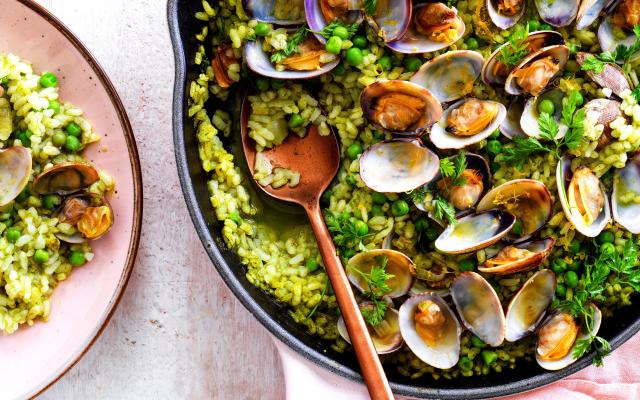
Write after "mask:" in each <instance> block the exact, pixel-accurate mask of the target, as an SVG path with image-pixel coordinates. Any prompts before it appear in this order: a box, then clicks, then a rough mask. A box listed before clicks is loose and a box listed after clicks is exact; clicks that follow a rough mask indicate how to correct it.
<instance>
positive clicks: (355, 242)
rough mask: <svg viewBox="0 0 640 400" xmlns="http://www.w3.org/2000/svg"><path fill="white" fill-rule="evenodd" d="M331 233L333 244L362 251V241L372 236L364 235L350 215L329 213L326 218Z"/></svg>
mask: <svg viewBox="0 0 640 400" xmlns="http://www.w3.org/2000/svg"><path fill="white" fill-rule="evenodd" d="M324 219H325V222H326V223H327V228H328V229H329V232H331V233H332V237H333V242H334V243H335V244H336V246H339V247H343V248H351V247H356V248H359V249H362V248H363V247H364V244H363V243H362V241H363V240H364V239H365V238H367V237H369V236H371V235H372V234H370V233H369V234H366V235H362V234H360V233H359V232H358V228H357V227H356V224H355V222H354V221H352V220H351V218H350V217H349V215H348V214H344V213H343V214H337V215H336V214H333V213H331V212H330V211H328V212H327V213H326V214H325V216H324Z"/></svg>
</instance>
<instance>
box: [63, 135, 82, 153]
mask: <svg viewBox="0 0 640 400" xmlns="http://www.w3.org/2000/svg"><path fill="white" fill-rule="evenodd" d="M64 148H65V149H66V150H67V151H70V152H71V153H75V152H76V151H78V150H80V141H79V140H78V138H77V137H75V136H67V141H66V142H65V144H64Z"/></svg>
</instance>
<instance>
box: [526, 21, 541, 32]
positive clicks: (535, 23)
mask: <svg viewBox="0 0 640 400" xmlns="http://www.w3.org/2000/svg"><path fill="white" fill-rule="evenodd" d="M527 24H528V25H529V32H535V31H537V30H538V29H540V22H538V21H536V20H535V19H532V20H530V21H529V22H528V23H527Z"/></svg>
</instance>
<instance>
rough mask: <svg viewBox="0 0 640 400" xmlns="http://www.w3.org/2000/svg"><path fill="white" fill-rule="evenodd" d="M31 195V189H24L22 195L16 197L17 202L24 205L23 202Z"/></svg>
mask: <svg viewBox="0 0 640 400" xmlns="http://www.w3.org/2000/svg"><path fill="white" fill-rule="evenodd" d="M30 195H31V192H29V189H27V188H24V190H22V192H20V194H19V195H17V196H16V201H17V202H18V203H22V202H23V201H25V200H27V199H28V198H29V196H30Z"/></svg>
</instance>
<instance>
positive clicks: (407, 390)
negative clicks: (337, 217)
mask: <svg viewBox="0 0 640 400" xmlns="http://www.w3.org/2000/svg"><path fill="white" fill-rule="evenodd" d="M180 1H181V0H168V2H167V18H168V21H169V34H170V37H171V42H172V44H173V51H174V57H175V68H176V71H175V81H174V92H173V101H172V104H173V124H172V125H173V143H174V151H175V156H176V166H177V168H178V177H179V179H180V185H181V188H182V193H183V195H184V199H185V202H186V204H187V209H188V212H189V215H190V217H191V220H192V222H193V224H194V227H195V229H196V232H197V234H198V237H199V239H200V241H201V242H202V244H203V246H204V248H205V251H206V252H207V254H208V256H209V258H210V259H211V262H212V263H213V265H214V267H215V268H216V270H217V271H218V273H219V275H220V277H221V278H222V280H223V281H224V282H225V284H226V285H227V287H228V288H229V289H230V290H231V291H232V292H233V294H234V295H235V297H236V298H237V299H238V300H240V302H241V303H242V305H243V306H244V307H245V308H246V309H247V310H248V311H249V312H250V313H251V314H252V315H253V316H254V317H255V318H256V319H257V320H258V321H259V322H260V323H261V324H262V326H264V327H265V328H266V329H267V330H269V332H271V334H273V335H274V336H275V337H276V338H278V339H279V340H280V341H282V342H283V343H284V344H286V345H287V346H289V348H291V349H292V350H293V351H295V352H296V353H297V354H300V355H301V356H303V357H304V358H305V359H306V360H307V361H310V362H311V363H313V364H315V365H317V366H320V367H322V368H324V369H326V370H328V371H331V372H333V373H335V374H337V375H339V376H342V377H344V378H347V379H349V380H351V381H353V382H358V383H361V384H362V382H363V381H362V377H361V376H360V374H359V373H358V372H357V371H355V370H353V369H351V368H349V367H346V366H345V365H343V364H341V363H339V362H337V361H335V360H333V359H332V358H329V357H328V356H326V355H324V354H322V353H320V352H318V351H316V350H314V349H312V348H311V347H309V346H308V345H306V344H305V343H303V342H302V341H301V340H300V339H298V338H297V337H296V336H294V335H293V334H292V333H291V332H289V331H287V330H286V329H285V328H284V327H282V326H281V325H279V324H278V323H277V322H276V321H275V319H274V318H273V317H272V316H271V315H269V314H268V313H267V312H266V311H265V310H264V309H263V308H262V307H261V306H260V305H259V304H258V303H257V302H256V301H255V300H254V299H253V297H252V296H251V294H250V293H249V292H248V291H247V290H246V289H245V288H244V286H243V285H242V284H241V283H240V281H239V280H237V279H236V278H235V276H234V274H233V268H232V267H231V266H230V265H229V263H228V262H227V260H226V259H225V258H224V256H223V255H222V253H221V251H220V249H219V247H218V245H217V243H216V241H215V240H214V238H213V236H212V234H211V232H210V231H209V227H208V224H207V220H206V218H205V213H204V212H203V210H202V209H201V208H200V207H199V205H198V201H197V199H196V194H195V190H194V185H193V183H192V181H191V177H190V174H189V163H188V160H187V149H186V144H185V141H184V135H183V132H184V110H185V101H186V99H185V90H186V87H187V86H186V85H187V84H188V83H187V81H186V79H187V60H186V56H187V54H186V51H185V48H184V46H183V40H185V41H189V40H190V39H191V38H183V37H182V33H181V31H180V28H181V27H180V22H179V17H178V12H179V8H180V4H179V3H180ZM210 211H211V210H209V212H210ZM639 330H640V318H638V319H636V321H634V322H633V323H632V324H630V325H629V326H627V327H625V328H624V329H623V330H622V331H620V332H619V333H618V334H617V335H615V336H614V337H613V338H612V339H611V340H609V343H610V344H611V350H612V351H613V350H615V349H616V348H617V347H619V346H620V345H622V344H623V343H624V342H626V341H627V340H629V339H630V338H631V337H632V336H633V335H634V334H636V333H637V332H638V331H639ZM594 356H595V351H592V352H590V353H589V354H588V355H586V356H584V357H582V358H581V359H579V360H577V361H576V362H574V363H573V364H571V365H570V366H568V367H566V368H564V369H562V370H559V371H544V372H542V373H540V374H538V375H535V376H532V377H530V378H526V379H521V380H518V381H514V382H510V383H506V384H499V385H498V384H497V385H494V386H491V387H482V388H460V389H438V388H426V387H416V386H411V385H406V384H401V383H396V382H390V385H391V388H392V390H393V392H394V393H395V394H397V395H401V396H410V397H416V398H424V399H427V398H441V399H461V398H464V399H480V398H488V397H499V396H506V395H512V394H517V393H523V392H527V391H530V390H533V389H536V388H539V387H542V386H545V385H548V384H551V383H553V382H556V381H558V380H560V379H562V378H565V377H567V376H569V375H571V374H574V373H576V372H578V371H580V370H582V369H584V368H586V367H588V366H590V365H591V364H592V362H593V358H594Z"/></svg>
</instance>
